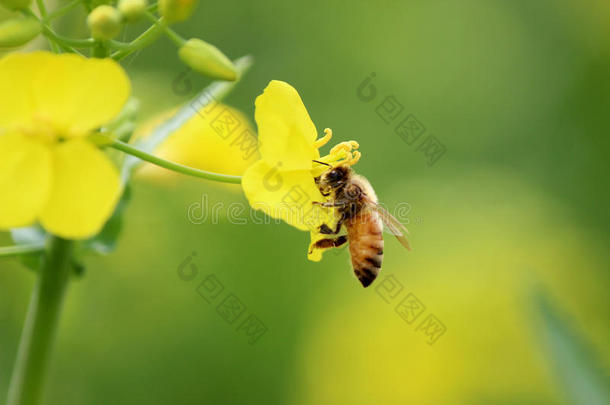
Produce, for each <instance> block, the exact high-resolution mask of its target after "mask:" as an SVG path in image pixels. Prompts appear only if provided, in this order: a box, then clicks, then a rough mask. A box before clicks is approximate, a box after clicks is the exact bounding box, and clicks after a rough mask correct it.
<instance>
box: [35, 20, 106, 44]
mask: <svg viewBox="0 0 610 405" xmlns="http://www.w3.org/2000/svg"><path fill="white" fill-rule="evenodd" d="M42 32H43V33H44V35H45V36H47V37H49V38H50V39H53V40H54V41H55V42H57V43H59V44H61V45H66V46H74V47H77V48H89V47H92V46H95V44H96V43H95V40H94V39H93V38H88V39H74V38H68V37H64V36H62V35H59V34H58V33H56V32H55V31H53V30H52V29H51V27H49V26H48V25H46V24H42Z"/></svg>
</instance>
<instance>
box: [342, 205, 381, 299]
mask: <svg viewBox="0 0 610 405" xmlns="http://www.w3.org/2000/svg"><path fill="white" fill-rule="evenodd" d="M345 226H346V228H347V236H348V239H349V252H350V254H351V256H352V267H353V268H354V273H355V274H356V277H358V280H360V282H361V283H362V285H363V286H364V287H368V286H369V285H370V284H371V283H372V282H373V280H375V278H376V277H377V275H378V274H379V270H381V262H382V261H383V236H382V231H383V223H382V222H381V218H379V214H378V213H377V212H376V211H372V210H369V209H364V210H362V211H361V212H360V213H358V214H357V215H356V216H355V217H353V218H349V219H347V220H346V221H345Z"/></svg>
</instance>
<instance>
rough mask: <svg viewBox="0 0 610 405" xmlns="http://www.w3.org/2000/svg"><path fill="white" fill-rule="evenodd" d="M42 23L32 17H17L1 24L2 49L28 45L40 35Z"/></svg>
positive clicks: (0, 45)
mask: <svg viewBox="0 0 610 405" xmlns="http://www.w3.org/2000/svg"><path fill="white" fill-rule="evenodd" d="M41 29H42V27H41V26H40V23H39V22H38V21H37V20H36V19H34V18H30V17H25V18H22V17H17V18H11V19H9V20H5V21H3V22H1V23H0V48H14V47H17V46H21V45H24V44H27V43H28V42H30V41H31V40H32V39H34V38H35V37H36V36H37V35H38V34H40V31H41Z"/></svg>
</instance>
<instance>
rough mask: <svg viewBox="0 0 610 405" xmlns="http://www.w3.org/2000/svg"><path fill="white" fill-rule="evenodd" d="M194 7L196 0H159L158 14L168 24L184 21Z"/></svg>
mask: <svg viewBox="0 0 610 405" xmlns="http://www.w3.org/2000/svg"><path fill="white" fill-rule="evenodd" d="M195 7H197V0H159V12H160V13H161V15H162V16H163V18H165V21H167V22H168V23H173V22H178V21H184V20H186V19H187V18H189V17H190V16H191V14H193V11H194V10H195Z"/></svg>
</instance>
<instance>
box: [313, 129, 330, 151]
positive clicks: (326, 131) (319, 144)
mask: <svg viewBox="0 0 610 405" xmlns="http://www.w3.org/2000/svg"><path fill="white" fill-rule="evenodd" d="M332 137H333V130H332V129H330V128H325V129H324V136H323V137H322V138H320V139H318V140H317V141H315V142H314V144H313V145H314V146H315V147H316V149H320V148H321V147H322V146H324V145H326V144H327V143H328V141H330V138H332Z"/></svg>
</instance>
